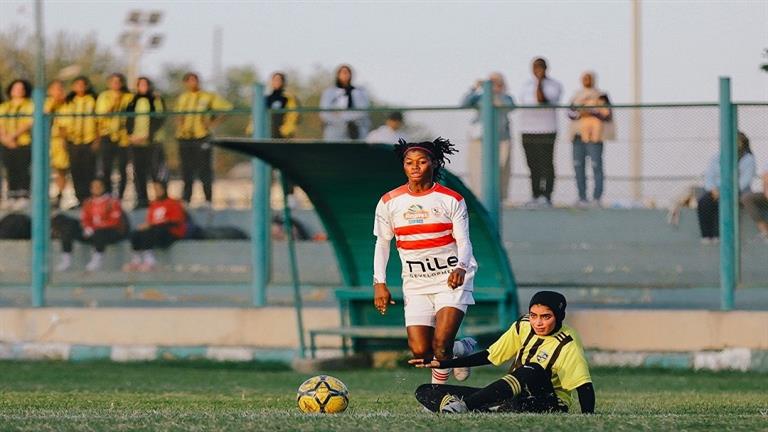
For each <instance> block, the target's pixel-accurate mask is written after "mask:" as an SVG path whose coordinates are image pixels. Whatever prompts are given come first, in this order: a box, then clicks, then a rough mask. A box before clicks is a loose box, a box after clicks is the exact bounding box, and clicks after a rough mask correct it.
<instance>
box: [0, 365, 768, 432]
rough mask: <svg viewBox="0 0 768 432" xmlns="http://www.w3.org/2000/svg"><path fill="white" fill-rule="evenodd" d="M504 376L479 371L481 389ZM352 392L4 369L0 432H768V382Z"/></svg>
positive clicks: (363, 373)
mask: <svg viewBox="0 0 768 432" xmlns="http://www.w3.org/2000/svg"><path fill="white" fill-rule="evenodd" d="M500 372H502V371H501V370H500V369H495V370H494V368H491V367H484V368H480V369H477V370H476V371H475V373H474V374H473V376H472V378H471V379H470V380H469V381H468V383H469V384H470V385H475V386H480V385H484V384H486V383H488V382H490V381H492V380H494V379H495V378H497V377H498V376H499V373H500ZM332 375H335V376H337V377H339V378H341V379H342V380H343V381H344V382H345V383H346V384H347V386H348V387H349V389H350V399H351V403H350V407H349V409H348V410H347V411H346V412H345V413H343V414H340V415H335V416H334V415H304V414H301V413H299V412H298V410H297V408H296V406H295V390H296V388H297V387H298V385H299V384H301V382H302V381H303V380H304V379H306V378H307V376H306V375H302V374H297V373H295V372H291V371H286V370H280V368H279V367H277V366H274V365H272V366H271V367H270V366H269V365H263V364H217V363H207V362H188V363H181V362H167V363H164V362H159V363H140V364H114V363H104V362H97V363H64V362H0V430H3V431H4V430H29V431H48V430H50V431H59V430H72V431H97V430H104V431H122V430H183V431H195V430H221V431H229V430H258V431H288V430H305V431H315V430H318V431H319V430H323V431H362V430H374V431H375V430H386V431H389V432H396V431H415V430H432V431H440V432H443V431H472V430H505V431H509V430H537V431H575V430H610V431H636V430H648V431H657V430H679V431H680V430H689V431H700V430H717V431H725V430H745V431H747V430H748V431H759V430H768V374H755V373H752V374H747V373H737V372H724V373H709V372H698V373H695V372H688V371H675V372H673V371H660V370H633V369H595V370H594V371H593V376H594V380H595V387H596V389H597V410H598V414H596V415H592V416H583V415H574V414H551V415H533V414H525V415H520V414H518V415H515V414H471V415H463V416H437V415H434V414H430V413H425V412H422V410H421V407H420V406H419V405H418V404H417V403H416V401H415V399H414V398H413V396H412V392H413V390H414V389H415V388H416V386H417V385H418V384H420V383H422V382H424V381H425V380H427V379H428V378H429V375H428V373H427V372H425V371H422V370H412V369H397V370H373V371H369V370H359V371H346V372H335V373H332Z"/></svg>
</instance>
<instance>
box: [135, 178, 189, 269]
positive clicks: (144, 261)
mask: <svg viewBox="0 0 768 432" xmlns="http://www.w3.org/2000/svg"><path fill="white" fill-rule="evenodd" d="M152 188H153V191H154V196H155V199H154V200H153V201H152V202H151V203H150V204H149V209H147V221H146V222H145V223H144V224H142V225H141V226H140V227H139V229H138V230H136V231H134V232H133V233H132V234H131V248H132V249H133V256H132V257H131V261H130V262H129V263H127V264H126V265H125V267H124V268H123V270H124V271H134V270H139V271H150V270H153V269H154V268H155V265H156V260H155V255H154V253H153V252H152V251H153V249H157V248H159V249H166V248H168V247H170V246H171V245H172V244H173V243H174V242H175V241H176V240H180V239H182V238H184V236H185V235H186V233H187V225H188V222H187V213H186V211H185V210H184V205H183V204H182V202H181V201H179V200H176V199H173V198H170V197H169V196H168V193H167V190H166V188H165V185H164V184H163V183H161V182H153V183H152Z"/></svg>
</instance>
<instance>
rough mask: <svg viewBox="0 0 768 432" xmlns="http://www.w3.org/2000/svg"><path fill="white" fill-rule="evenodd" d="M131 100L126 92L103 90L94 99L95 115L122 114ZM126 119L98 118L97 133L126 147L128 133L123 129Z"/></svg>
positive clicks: (115, 117) (119, 117)
mask: <svg viewBox="0 0 768 432" xmlns="http://www.w3.org/2000/svg"><path fill="white" fill-rule="evenodd" d="M132 100H133V95H132V94H130V93H128V92H118V91H115V90H104V91H103V92H101V93H99V97H98V98H97V99H96V114H109V113H119V112H124V111H125V108H126V107H127V106H128V104H129V103H131V101H132ZM126 120H127V117H126V116H124V115H122V116H113V117H99V131H100V132H101V135H102V136H107V137H109V140H110V141H112V142H116V143H118V144H120V146H121V147H123V146H127V145H128V133H127V132H126V129H125V123H126Z"/></svg>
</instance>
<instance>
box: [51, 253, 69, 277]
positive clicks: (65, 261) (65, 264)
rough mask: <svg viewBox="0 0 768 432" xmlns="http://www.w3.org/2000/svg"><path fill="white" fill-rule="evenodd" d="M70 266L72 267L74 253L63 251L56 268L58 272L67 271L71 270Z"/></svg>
mask: <svg viewBox="0 0 768 432" xmlns="http://www.w3.org/2000/svg"><path fill="white" fill-rule="evenodd" d="M70 267H72V254H68V253H63V254H61V260H60V261H59V263H58V264H56V267H55V268H54V270H55V271H57V272H65V271H67V270H69V268H70Z"/></svg>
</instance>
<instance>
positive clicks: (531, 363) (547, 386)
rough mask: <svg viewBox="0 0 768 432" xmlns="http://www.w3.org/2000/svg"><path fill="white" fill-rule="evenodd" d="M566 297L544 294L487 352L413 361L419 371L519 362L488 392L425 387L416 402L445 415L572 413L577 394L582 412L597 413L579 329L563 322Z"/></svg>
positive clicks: (485, 390) (535, 298)
mask: <svg viewBox="0 0 768 432" xmlns="http://www.w3.org/2000/svg"><path fill="white" fill-rule="evenodd" d="M566 306H567V302H566V299H565V297H564V296H563V295H562V294H560V293H557V292H554V291H539V292H537V293H536V294H534V296H533V297H532V298H531V302H530V305H529V308H528V314H527V315H524V316H522V317H520V319H518V320H517V321H516V322H515V323H514V324H512V326H511V327H510V328H509V330H507V332H506V333H504V334H503V335H502V336H501V337H500V338H499V339H498V340H497V341H496V342H495V343H494V344H493V345H491V346H490V347H489V348H488V349H487V350H485V351H481V352H477V353H475V354H472V355H469V356H467V357H459V358H454V359H452V360H432V361H431V362H430V363H425V362H424V359H413V360H410V361H409V363H411V364H413V365H415V366H416V367H428V368H451V367H467V366H482V365H487V364H494V365H496V366H498V365H501V364H502V363H504V362H506V361H508V360H513V359H514V363H512V366H511V368H510V371H509V373H508V374H506V375H504V376H503V377H502V378H501V379H499V380H497V381H494V382H492V383H491V384H489V385H487V386H486V387H484V388H475V387H465V386H455V385H446V384H424V385H422V386H420V387H419V388H418V389H417V390H416V399H417V400H418V401H419V402H420V403H421V404H422V405H424V407H426V408H427V409H429V410H430V411H433V412H441V413H464V412H469V411H476V412H567V411H568V410H569V408H570V406H571V403H572V393H573V391H574V390H576V392H577V393H578V396H579V405H581V412H582V413H593V412H594V411H595V390H594V387H593V386H592V378H591V376H590V373H589V366H588V365H587V360H586V358H585V357H584V348H583V346H582V344H581V338H580V337H579V335H578V333H577V332H576V330H574V329H573V328H571V327H569V326H568V325H566V324H564V323H563V320H564V319H565V308H566Z"/></svg>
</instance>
